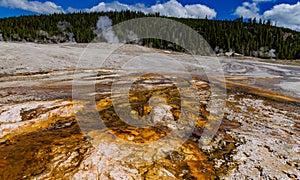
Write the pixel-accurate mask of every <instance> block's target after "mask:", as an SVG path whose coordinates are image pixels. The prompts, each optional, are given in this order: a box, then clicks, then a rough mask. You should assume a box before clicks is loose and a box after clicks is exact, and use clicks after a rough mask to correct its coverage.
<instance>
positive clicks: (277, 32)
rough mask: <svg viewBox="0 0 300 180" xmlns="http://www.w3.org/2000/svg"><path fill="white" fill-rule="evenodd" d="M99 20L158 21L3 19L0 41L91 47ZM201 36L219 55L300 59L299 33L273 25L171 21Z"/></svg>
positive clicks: (156, 43)
mask: <svg viewBox="0 0 300 180" xmlns="http://www.w3.org/2000/svg"><path fill="white" fill-rule="evenodd" d="M99 16H108V17H109V18H110V19H111V20H112V25H115V24H118V23H120V22H123V21H126V20H129V19H133V18H140V17H159V14H148V15H146V14H143V13H141V12H130V11H122V12H97V13H82V12H81V13H74V14H52V15H39V16H37V15H35V16H21V17H11V18H4V19H0V41H1V40H2V41H26V42H37V43H63V42H68V41H74V42H75V41H76V42H78V43H89V42H91V41H92V40H93V39H94V38H95V37H96V34H95V30H96V24H97V21H98V18H99ZM171 19H174V20H176V21H179V22H182V23H184V24H186V25H188V26H190V27H191V28H193V29H194V30H196V31H197V32H198V33H200V34H201V35H202V36H203V37H204V38H205V39H206V40H207V42H208V43H209V44H210V46H211V47H212V48H213V49H214V50H215V52H216V53H217V54H223V53H224V52H229V51H232V52H233V51H234V52H236V53H238V54H242V55H245V56H255V57H260V58H276V59H289V60H293V59H300V32H297V31H293V30H290V29H287V28H280V27H276V26H272V25H271V22H270V21H267V22H264V21H262V20H256V19H248V20H244V19H243V18H239V19H236V20H234V21H221V20H208V19H182V18H171ZM138 43H139V44H142V45H146V46H150V45H151V47H154V48H163V49H170V50H175V51H183V49H182V48H181V47H179V46H178V45H174V44H173V45H172V46H170V43H169V42H164V41H161V40H157V39H143V40H141V42H138Z"/></svg>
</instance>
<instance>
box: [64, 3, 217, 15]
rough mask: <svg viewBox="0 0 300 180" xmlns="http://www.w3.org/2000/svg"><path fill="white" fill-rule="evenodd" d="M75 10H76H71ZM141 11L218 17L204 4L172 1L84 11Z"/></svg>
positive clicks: (109, 5)
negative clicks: (184, 3) (151, 4)
mask: <svg viewBox="0 0 300 180" xmlns="http://www.w3.org/2000/svg"><path fill="white" fill-rule="evenodd" d="M70 10H73V11H74V9H70ZM121 10H131V11H141V12H144V13H155V12H159V13H160V14H161V15H164V16H171V17H182V18H205V17H206V16H207V17H208V18H209V19H211V18H214V17H216V15H217V13H216V11H215V10H214V9H211V8H209V7H207V6H205V5H202V4H193V5H186V6H183V5H182V4H180V3H179V2H178V1H177V0H170V1H168V2H166V3H163V4H161V3H159V4H156V5H153V6H151V7H146V6H145V5H144V4H136V5H127V4H122V3H120V2H117V1H115V2H113V3H104V2H101V3H99V4H98V5H97V6H94V7H92V8H91V9H85V10H83V11H88V12H95V11H121Z"/></svg>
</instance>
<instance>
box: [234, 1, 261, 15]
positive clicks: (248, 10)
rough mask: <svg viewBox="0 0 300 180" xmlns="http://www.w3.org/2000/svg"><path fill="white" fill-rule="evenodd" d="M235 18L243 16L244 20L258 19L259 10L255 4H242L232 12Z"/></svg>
mask: <svg viewBox="0 0 300 180" xmlns="http://www.w3.org/2000/svg"><path fill="white" fill-rule="evenodd" d="M234 14H235V15H237V16H243V17H244V18H254V17H255V18H260V15H259V8H258V7H257V3H255V2H253V3H249V2H244V3H243V5H242V6H238V7H237V8H236V10H235V12H234Z"/></svg>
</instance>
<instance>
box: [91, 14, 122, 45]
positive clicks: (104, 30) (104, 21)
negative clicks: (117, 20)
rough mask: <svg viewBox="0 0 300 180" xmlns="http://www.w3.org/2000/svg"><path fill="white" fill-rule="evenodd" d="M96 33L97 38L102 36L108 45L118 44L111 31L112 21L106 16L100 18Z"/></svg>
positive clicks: (117, 39)
mask: <svg viewBox="0 0 300 180" xmlns="http://www.w3.org/2000/svg"><path fill="white" fill-rule="evenodd" d="M96 28H97V29H96V31H95V33H96V34H97V36H98V37H100V36H103V37H104V38H105V40H106V41H107V42H108V43H119V42H120V41H119V38H118V37H117V36H116V34H115V32H114V31H113V29H112V21H111V19H109V17H108V16H100V17H99V19H98V21H97V25H96Z"/></svg>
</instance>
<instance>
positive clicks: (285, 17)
mask: <svg viewBox="0 0 300 180" xmlns="http://www.w3.org/2000/svg"><path fill="white" fill-rule="evenodd" d="M299 12H300V2H297V3H296V4H294V5H291V4H279V5H275V6H274V7H273V8H272V9H271V10H268V11H265V12H264V14H263V17H264V19H270V20H271V21H273V22H276V24H277V26H282V27H288V28H291V29H295V30H297V31H300V13H299Z"/></svg>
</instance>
